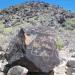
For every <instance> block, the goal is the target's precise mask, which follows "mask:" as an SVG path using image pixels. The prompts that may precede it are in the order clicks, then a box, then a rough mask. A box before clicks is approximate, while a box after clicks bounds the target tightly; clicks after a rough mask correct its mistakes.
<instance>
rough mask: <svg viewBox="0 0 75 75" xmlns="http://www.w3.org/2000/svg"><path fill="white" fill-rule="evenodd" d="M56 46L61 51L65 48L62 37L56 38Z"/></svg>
mask: <svg viewBox="0 0 75 75" xmlns="http://www.w3.org/2000/svg"><path fill="white" fill-rule="evenodd" d="M56 46H57V49H59V50H61V49H62V48H63V47H64V42H63V40H62V38H61V37H60V36H57V38H56Z"/></svg>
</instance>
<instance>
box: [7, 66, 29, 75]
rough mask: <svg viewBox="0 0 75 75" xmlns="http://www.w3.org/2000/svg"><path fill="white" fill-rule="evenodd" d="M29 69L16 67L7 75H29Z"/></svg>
mask: <svg viewBox="0 0 75 75" xmlns="http://www.w3.org/2000/svg"><path fill="white" fill-rule="evenodd" d="M27 73H28V69H27V68H25V67H22V66H14V67H12V68H10V69H9V71H8V73H7V75H27Z"/></svg>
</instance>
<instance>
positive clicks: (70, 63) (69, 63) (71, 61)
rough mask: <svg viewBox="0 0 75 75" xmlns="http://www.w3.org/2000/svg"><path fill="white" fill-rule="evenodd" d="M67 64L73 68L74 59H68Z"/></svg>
mask: <svg viewBox="0 0 75 75" xmlns="http://www.w3.org/2000/svg"><path fill="white" fill-rule="evenodd" d="M67 66H68V67H73V68H75V60H69V61H68V62H67Z"/></svg>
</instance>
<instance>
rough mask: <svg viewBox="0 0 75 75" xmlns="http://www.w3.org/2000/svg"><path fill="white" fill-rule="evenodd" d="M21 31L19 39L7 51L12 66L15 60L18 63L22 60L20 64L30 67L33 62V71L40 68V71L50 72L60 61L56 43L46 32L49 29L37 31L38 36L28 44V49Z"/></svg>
mask: <svg viewBox="0 0 75 75" xmlns="http://www.w3.org/2000/svg"><path fill="white" fill-rule="evenodd" d="M20 32H21V31H20ZM20 32H19V34H18V37H17V40H15V41H14V42H13V45H11V47H9V49H8V50H7V53H6V58H7V60H8V63H9V64H10V65H11V66H12V64H13V63H14V62H15V63H16V64H17V62H20V61H21V63H20V65H22V64H24V66H26V67H29V68H30V66H31V64H32V67H33V66H34V67H33V69H31V68H30V70H31V71H34V72H35V71H36V70H37V69H38V71H42V72H47V73H48V72H49V71H51V70H53V68H54V67H55V66H57V65H58V64H59V63H60V61H59V56H58V51H57V50H56V43H55V41H54V39H52V38H50V35H49V34H46V33H47V31H45V32H42V33H37V37H36V38H35V39H34V40H33V41H32V42H31V44H30V45H29V46H27V49H26V48H25V44H24V43H23V41H22V40H23V39H24V36H22V35H23V32H22V33H20ZM15 44H16V45H15ZM21 59H22V60H21ZM19 60H20V61H19ZM27 62H28V63H30V65H29V64H28V63H27ZM25 63H26V64H25ZM14 65H15V64H14ZM34 68H35V69H34Z"/></svg>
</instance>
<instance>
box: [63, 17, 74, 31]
mask: <svg viewBox="0 0 75 75" xmlns="http://www.w3.org/2000/svg"><path fill="white" fill-rule="evenodd" d="M64 25H65V27H66V29H69V30H73V29H74V28H75V18H71V19H67V20H66V21H65V22H64Z"/></svg>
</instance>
